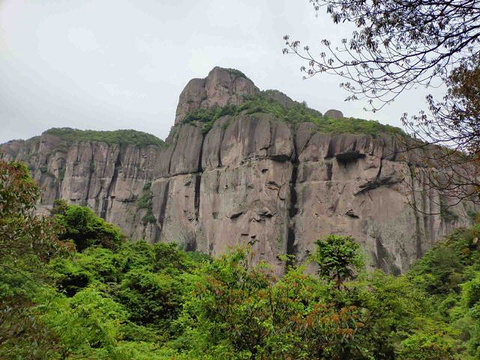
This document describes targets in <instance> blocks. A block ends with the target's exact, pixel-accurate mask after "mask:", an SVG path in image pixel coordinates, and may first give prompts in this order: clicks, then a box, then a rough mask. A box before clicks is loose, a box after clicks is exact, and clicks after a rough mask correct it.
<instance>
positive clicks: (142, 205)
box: [0, 67, 471, 273]
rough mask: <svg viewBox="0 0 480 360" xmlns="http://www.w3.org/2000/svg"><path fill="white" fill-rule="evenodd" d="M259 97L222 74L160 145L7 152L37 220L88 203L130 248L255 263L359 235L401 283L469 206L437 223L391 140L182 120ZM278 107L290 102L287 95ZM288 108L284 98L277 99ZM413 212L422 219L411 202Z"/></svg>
mask: <svg viewBox="0 0 480 360" xmlns="http://www.w3.org/2000/svg"><path fill="white" fill-rule="evenodd" d="M258 93H259V90H258V88H257V87H256V86H255V85H254V84H253V82H251V81H250V80H249V79H247V78H246V77H245V76H244V75H243V74H242V73H240V72H238V71H236V70H229V69H222V68H218V67H217V68H214V69H213V70H212V71H211V72H210V74H209V75H208V76H207V78H205V79H194V80H191V81H190V82H189V83H188V85H187V86H186V87H185V89H184V90H183V92H182V94H181V95H180V101H179V104H178V107H177V113H176V119H175V126H174V127H173V128H172V131H171V134H170V135H169V137H168V139H167V140H166V144H165V145H164V146H159V145H135V144H115V143H106V142H102V141H85V140H76V141H71V140H70V141H67V140H65V139H62V138H61V137H58V136H54V135H51V134H49V133H48V132H46V133H44V134H42V135H41V136H40V137H36V138H33V139H30V140H27V141H11V142H9V143H6V144H3V145H0V157H2V158H4V159H6V160H18V161H25V162H26V163H27V164H28V166H29V167H30V169H31V171H32V174H33V176H34V178H35V179H36V180H37V181H38V183H39V185H40V187H41V189H42V194H43V196H42V200H41V204H40V207H39V209H40V211H46V210H47V209H48V208H49V207H51V206H52V204H53V202H54V200H55V199H56V198H63V199H65V200H67V201H68V202H70V203H72V204H80V205H87V206H89V207H91V208H92V209H93V210H94V211H95V212H96V213H97V214H99V215H100V216H102V217H103V218H105V219H106V220H107V221H110V222H113V223H115V224H117V225H119V226H120V227H121V228H122V229H123V230H124V231H125V233H126V234H127V235H129V236H130V237H131V238H132V239H139V238H145V239H148V240H149V241H152V242H157V241H175V242H178V243H180V244H183V246H184V247H185V248H186V249H187V250H198V251H202V252H205V253H209V254H212V255H218V254H221V253H224V252H226V251H228V249H229V248H231V247H234V246H236V245H238V244H250V245H251V246H252V248H253V250H254V254H255V257H256V258H257V259H260V258H262V259H265V260H267V261H268V262H270V263H272V264H274V265H275V268H276V270H277V272H278V273H281V272H282V271H283V267H284V263H283V262H281V261H280V260H279V259H278V257H279V256H280V255H283V254H291V255H295V256H296V257H297V259H298V260H299V261H304V260H306V259H307V257H308V255H309V253H310V252H311V251H312V250H313V248H314V245H313V244H314V241H315V240H317V239H319V238H322V237H324V236H325V235H328V234H331V233H335V234H348V235H352V236H353V237H354V238H355V239H357V241H359V242H360V243H361V244H362V245H363V246H364V249H365V251H366V252H367V253H368V254H369V255H370V257H371V259H372V262H373V265H374V266H376V267H379V268H383V269H385V270H387V271H390V272H394V273H398V272H403V271H405V270H406V269H408V267H409V265H410V264H411V263H412V262H413V261H414V260H415V259H416V258H418V257H419V256H421V254H422V253H423V252H425V251H426V250H428V249H429V248H430V247H431V246H432V245H433V244H434V243H435V241H437V240H438V239H440V238H441V237H442V236H443V235H445V234H446V233H447V232H449V231H450V230H451V229H452V228H453V227H455V226H460V225H467V224H468V222H469V221H468V216H467V212H468V211H469V210H471V208H470V207H469V206H470V205H468V204H466V203H462V204H459V205H457V206H455V207H454V208H452V212H451V216H447V217H446V216H441V215H435V216H424V213H430V212H433V213H439V212H440V211H439V210H440V209H439V208H438V205H437V204H440V203H441V202H442V201H446V200H445V199H441V194H439V193H438V192H435V191H433V190H429V191H423V192H422V191H419V192H415V195H414V196H412V192H411V191H410V189H411V188H414V189H422V186H424V184H422V182H421V181H420V182H419V181H418V179H417V177H412V176H411V175H410V174H411V171H412V168H413V169H414V168H415V166H418V165H420V164H419V161H420V160H419V159H421V157H420V156H419V154H418V153H415V152H411V151H410V152H407V151H405V150H404V146H403V145H402V142H399V141H398V139H396V138H395V137H392V136H387V135H384V136H379V137H376V138H372V137H371V136H368V135H350V134H344V135H335V136H333V135H328V134H322V133H320V132H319V131H318V129H317V127H316V126H315V125H314V124H313V123H301V124H299V125H292V124H289V123H287V122H285V121H280V120H279V119H278V118H276V117H275V116H274V115H271V114H266V113H252V114H248V113H245V112H244V113H240V114H236V115H226V116H223V117H221V118H219V119H218V120H216V121H215V123H214V124H213V126H212V128H211V129H210V130H209V131H208V132H207V133H206V134H204V133H202V131H201V127H200V126H196V124H194V123H193V124H186V123H184V122H182V119H183V118H184V117H185V116H186V115H187V114H188V113H189V112H190V111H191V110H194V109H200V108H209V107H212V106H218V107H222V106H225V105H229V104H230V105H239V104H242V103H243V102H244V101H245V96H252V95H256V94H258ZM271 94H272V96H273V97H274V100H275V101H280V102H281V103H282V104H283V106H286V107H290V106H292V104H294V102H293V101H292V100H291V99H289V98H288V97H286V96H285V95H284V94H281V93H279V92H272V93H271ZM279 99H280V100H279ZM409 202H416V205H417V207H419V208H421V209H423V211H422V212H415V211H414V210H413V208H412V207H411V206H410V205H409V204H408V203H409Z"/></svg>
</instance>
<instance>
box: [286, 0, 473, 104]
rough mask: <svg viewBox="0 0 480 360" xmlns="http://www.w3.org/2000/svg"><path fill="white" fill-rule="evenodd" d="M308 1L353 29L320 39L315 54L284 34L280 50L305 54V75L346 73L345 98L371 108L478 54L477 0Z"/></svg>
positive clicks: (335, 20) (303, 55)
mask: <svg viewBox="0 0 480 360" xmlns="http://www.w3.org/2000/svg"><path fill="white" fill-rule="evenodd" d="M310 2H311V3H312V4H313V6H314V8H315V10H316V11H319V10H320V9H321V8H325V10H326V12H327V13H328V14H329V15H330V16H331V18H332V21H333V22H334V23H336V24H340V23H353V24H354V25H355V30H354V31H353V32H352V34H351V37H350V39H342V41H341V44H339V46H334V45H332V43H331V42H330V41H329V40H327V39H324V40H322V42H321V43H322V46H323V47H324V49H325V51H321V52H319V54H320V56H318V57H316V56H314V55H312V52H311V51H310V48H309V46H304V47H303V49H302V48H301V44H300V41H297V40H294V41H292V40H290V39H289V36H285V41H286V48H285V49H284V53H294V54H297V55H298V56H300V57H301V58H302V59H304V60H305V62H306V63H308V65H307V66H304V67H302V71H304V72H305V73H306V75H307V76H309V77H311V76H314V75H316V74H318V73H324V72H325V73H332V74H336V75H337V76H339V77H341V78H344V79H345V82H344V83H342V87H343V88H345V89H346V90H347V91H349V92H350V93H352V95H351V96H350V97H349V98H348V99H358V98H362V99H366V100H367V101H368V103H369V105H370V106H371V107H372V108H373V109H378V108H381V107H382V106H383V105H385V104H387V103H389V102H391V101H393V100H394V99H395V98H396V97H397V96H398V95H399V94H400V93H401V92H403V91H404V90H406V89H411V88H412V87H414V86H416V85H425V86H428V85H431V84H432V82H433V83H435V80H437V81H438V80H440V82H441V81H442V79H445V77H446V76H448V74H449V73H450V72H451V71H452V69H454V68H456V67H457V66H458V65H459V64H463V63H465V62H466V61H469V60H470V59H472V58H474V57H475V56H477V55H478V51H479V38H480V31H479V29H478V17H479V12H480V9H479V8H478V6H476V5H477V4H476V1H475V0H455V1H447V2H438V1H433V0H412V1H364V0H351V1H338V0H310ZM327 54H328V55H327ZM377 103H378V104H377Z"/></svg>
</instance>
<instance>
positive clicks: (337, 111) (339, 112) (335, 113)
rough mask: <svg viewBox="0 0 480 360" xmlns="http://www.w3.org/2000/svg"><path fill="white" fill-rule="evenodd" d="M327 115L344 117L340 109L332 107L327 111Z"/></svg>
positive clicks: (333, 117) (334, 117)
mask: <svg viewBox="0 0 480 360" xmlns="http://www.w3.org/2000/svg"><path fill="white" fill-rule="evenodd" d="M325 116H327V117H329V118H332V119H343V113H342V112H341V111H340V110H335V109H330V110H328V111H327V112H326V113H325Z"/></svg>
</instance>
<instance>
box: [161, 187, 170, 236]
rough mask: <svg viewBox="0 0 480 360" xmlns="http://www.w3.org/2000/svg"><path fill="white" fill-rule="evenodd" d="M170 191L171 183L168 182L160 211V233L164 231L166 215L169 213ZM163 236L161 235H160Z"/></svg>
mask: <svg viewBox="0 0 480 360" xmlns="http://www.w3.org/2000/svg"><path fill="white" fill-rule="evenodd" d="M169 190H170V181H167V184H166V185H165V191H164V192H163V198H162V203H161V204H160V211H159V213H158V224H159V225H160V226H159V229H160V232H162V231H163V224H164V222H165V213H166V212H167V201H168V191H169ZM160 235H161V234H160Z"/></svg>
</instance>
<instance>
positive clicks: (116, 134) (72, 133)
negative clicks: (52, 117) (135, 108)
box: [44, 128, 165, 146]
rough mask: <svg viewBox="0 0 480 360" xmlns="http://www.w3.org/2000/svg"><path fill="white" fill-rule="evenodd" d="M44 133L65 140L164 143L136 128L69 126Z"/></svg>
mask: <svg viewBox="0 0 480 360" xmlns="http://www.w3.org/2000/svg"><path fill="white" fill-rule="evenodd" d="M44 134H49V135H55V136H58V137H60V138H62V139H63V140H65V141H67V142H74V141H99V142H105V143H107V144H127V145H138V146H148V145H157V146H164V145H165V143H164V142H163V140H160V139H159V138H157V137H156V136H154V135H151V134H147V133H144V132H141V131H136V130H115V131H96V130H78V129H71V128H52V129H50V130H47V131H45V132H44Z"/></svg>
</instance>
